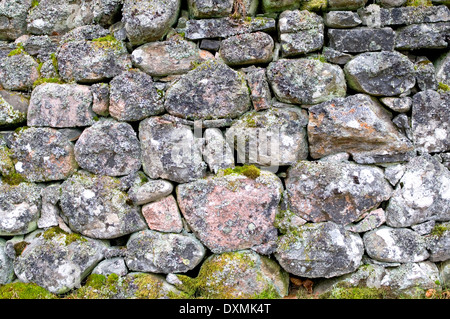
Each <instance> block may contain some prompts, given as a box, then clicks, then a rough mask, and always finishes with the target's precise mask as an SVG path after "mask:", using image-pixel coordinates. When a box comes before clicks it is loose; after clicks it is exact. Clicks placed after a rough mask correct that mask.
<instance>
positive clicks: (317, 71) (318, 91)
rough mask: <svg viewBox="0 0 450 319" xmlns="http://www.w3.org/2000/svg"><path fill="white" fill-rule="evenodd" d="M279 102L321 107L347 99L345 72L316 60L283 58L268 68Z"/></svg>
mask: <svg viewBox="0 0 450 319" xmlns="http://www.w3.org/2000/svg"><path fill="white" fill-rule="evenodd" d="M266 72H267V78H268V80H269V84H270V85H271V88H272V90H273V93H274V94H275V96H276V97H277V99H278V100H279V101H281V102H285V103H293V104H318V103H321V102H324V101H327V100H329V99H332V98H334V97H339V96H345V94H346V90H347V84H346V82H345V78H344V72H343V71H342V69H341V68H340V67H339V66H337V65H333V64H330V63H324V62H321V61H319V60H314V59H305V58H301V59H289V60H288V59H280V60H278V61H276V62H271V63H270V64H269V66H268V67H267V69H266Z"/></svg>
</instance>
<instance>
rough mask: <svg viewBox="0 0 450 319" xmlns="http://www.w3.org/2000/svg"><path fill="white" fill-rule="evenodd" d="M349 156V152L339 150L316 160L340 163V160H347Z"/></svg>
mask: <svg viewBox="0 0 450 319" xmlns="http://www.w3.org/2000/svg"><path fill="white" fill-rule="evenodd" d="M349 158H350V154H348V153H346V152H340V153H336V154H331V155H327V156H324V157H322V158H321V159H319V160H318V161H319V162H327V163H341V162H348V160H349Z"/></svg>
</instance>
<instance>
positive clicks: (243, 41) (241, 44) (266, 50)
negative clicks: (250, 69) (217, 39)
mask: <svg viewBox="0 0 450 319" xmlns="http://www.w3.org/2000/svg"><path fill="white" fill-rule="evenodd" d="M273 49H274V41H273V39H272V37H271V36H270V35H268V34H267V33H264V32H254V33H244V34H238V35H235V36H232V37H229V38H227V39H225V40H223V41H222V42H221V44H220V51H219V53H220V56H221V58H222V59H223V60H224V62H225V63H226V64H228V65H232V66H236V65H246V64H258V63H268V62H270V61H272V55H273Z"/></svg>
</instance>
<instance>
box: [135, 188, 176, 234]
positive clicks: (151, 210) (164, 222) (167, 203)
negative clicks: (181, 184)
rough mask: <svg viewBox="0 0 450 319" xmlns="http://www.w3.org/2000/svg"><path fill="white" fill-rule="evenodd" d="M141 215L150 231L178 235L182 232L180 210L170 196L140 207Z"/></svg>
mask: <svg viewBox="0 0 450 319" xmlns="http://www.w3.org/2000/svg"><path fill="white" fill-rule="evenodd" d="M142 215H143V216H144V218H145V221H146V222H147V225H148V227H149V228H150V229H151V230H156V231H159V232H164V233H180V232H181V231H182V230H183V222H182V220H181V214H180V210H179V209H178V205H177V201H176V200H175V198H174V197H173V196H172V195H169V196H167V197H164V198H161V199H158V200H156V201H154V202H152V203H148V204H145V205H144V206H142Z"/></svg>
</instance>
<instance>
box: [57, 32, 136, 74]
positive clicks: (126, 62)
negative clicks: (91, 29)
mask: <svg viewBox="0 0 450 319" xmlns="http://www.w3.org/2000/svg"><path fill="white" fill-rule="evenodd" d="M56 57H57V61H58V70H59V74H60V76H61V78H62V79H63V80H64V81H66V82H71V81H75V82H79V83H92V82H101V81H105V80H108V79H111V78H113V77H114V76H116V75H119V74H120V73H122V72H124V71H126V70H128V69H129V68H131V58H130V56H129V54H128V51H127V49H126V47H125V44H124V42H122V41H119V40H116V39H115V38H114V37H112V36H107V37H103V38H98V39H94V40H92V41H86V40H81V41H69V42H66V43H64V44H62V45H61V46H60V47H59V49H58V53H57V55H56Z"/></svg>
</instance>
